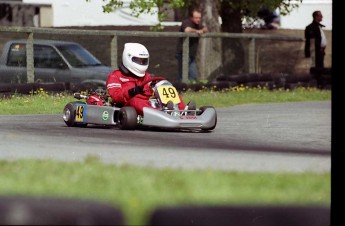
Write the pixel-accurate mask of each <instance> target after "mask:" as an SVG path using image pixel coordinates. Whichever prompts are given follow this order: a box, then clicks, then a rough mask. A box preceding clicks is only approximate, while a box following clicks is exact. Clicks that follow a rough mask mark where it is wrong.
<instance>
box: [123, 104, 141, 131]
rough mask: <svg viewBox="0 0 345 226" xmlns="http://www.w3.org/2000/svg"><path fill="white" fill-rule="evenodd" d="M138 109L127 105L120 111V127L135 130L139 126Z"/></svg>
mask: <svg viewBox="0 0 345 226" xmlns="http://www.w3.org/2000/svg"><path fill="white" fill-rule="evenodd" d="M137 117H138V114H137V111H136V110H135V109H134V108H133V107H130V106H125V107H122V108H121V109H120V112H119V127H120V129H122V130H134V129H135V128H136V126H137Z"/></svg>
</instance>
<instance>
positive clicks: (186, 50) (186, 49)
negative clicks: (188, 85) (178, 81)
mask: <svg viewBox="0 0 345 226" xmlns="http://www.w3.org/2000/svg"><path fill="white" fill-rule="evenodd" d="M188 71H189V37H188V36H187V37H184V38H183V53H182V82H188Z"/></svg>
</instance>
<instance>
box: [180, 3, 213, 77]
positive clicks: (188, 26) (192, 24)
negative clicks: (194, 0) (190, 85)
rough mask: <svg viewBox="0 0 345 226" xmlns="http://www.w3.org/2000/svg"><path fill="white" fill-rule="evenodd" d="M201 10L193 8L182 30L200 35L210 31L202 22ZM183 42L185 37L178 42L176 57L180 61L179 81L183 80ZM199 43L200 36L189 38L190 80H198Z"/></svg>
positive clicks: (182, 25)
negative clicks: (196, 59) (197, 57)
mask: <svg viewBox="0 0 345 226" xmlns="http://www.w3.org/2000/svg"><path fill="white" fill-rule="evenodd" d="M201 19H202V18H201V11H200V10H198V9H193V10H191V11H190V13H189V18H188V19H186V20H184V21H183V22H182V24H181V26H180V30H179V31H180V32H191V33H197V34H198V35H199V36H200V35H202V34H204V33H206V32H207V31H208V29H207V27H205V26H203V25H202V23H201ZM182 42H183V39H182V38H180V40H179V41H178V43H177V53H176V59H177V62H178V81H182ZM198 44H199V38H195V37H192V38H190V39H189V61H188V79H189V80H190V81H196V80H197V74H198V69H197V65H196V61H195V58H196V55H197V49H198Z"/></svg>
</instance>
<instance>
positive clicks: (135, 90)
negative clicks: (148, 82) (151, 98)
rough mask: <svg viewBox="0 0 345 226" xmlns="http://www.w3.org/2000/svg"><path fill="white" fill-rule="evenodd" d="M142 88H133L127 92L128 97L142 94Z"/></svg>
mask: <svg viewBox="0 0 345 226" xmlns="http://www.w3.org/2000/svg"><path fill="white" fill-rule="evenodd" d="M143 89H144V87H143V86H135V87H133V88H132V89H129V90H128V95H129V96H130V97H134V96H135V95H137V94H139V93H142V92H143Z"/></svg>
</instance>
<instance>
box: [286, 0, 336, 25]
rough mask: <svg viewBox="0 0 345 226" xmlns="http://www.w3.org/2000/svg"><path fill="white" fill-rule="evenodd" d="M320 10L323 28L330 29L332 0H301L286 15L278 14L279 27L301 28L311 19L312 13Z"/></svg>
mask: <svg viewBox="0 0 345 226" xmlns="http://www.w3.org/2000/svg"><path fill="white" fill-rule="evenodd" d="M316 10H320V11H321V13H322V15H323V20H322V22H321V23H322V24H323V25H325V26H326V27H325V28H324V29H325V30H332V0H303V3H302V4H301V5H300V6H299V7H298V8H297V9H295V10H294V11H293V12H292V13H290V14H289V15H288V16H280V27H281V28H284V29H301V30H304V29H305V27H306V26H307V25H308V24H310V23H311V22H312V20H313V17H312V13H313V12H314V11H316Z"/></svg>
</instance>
